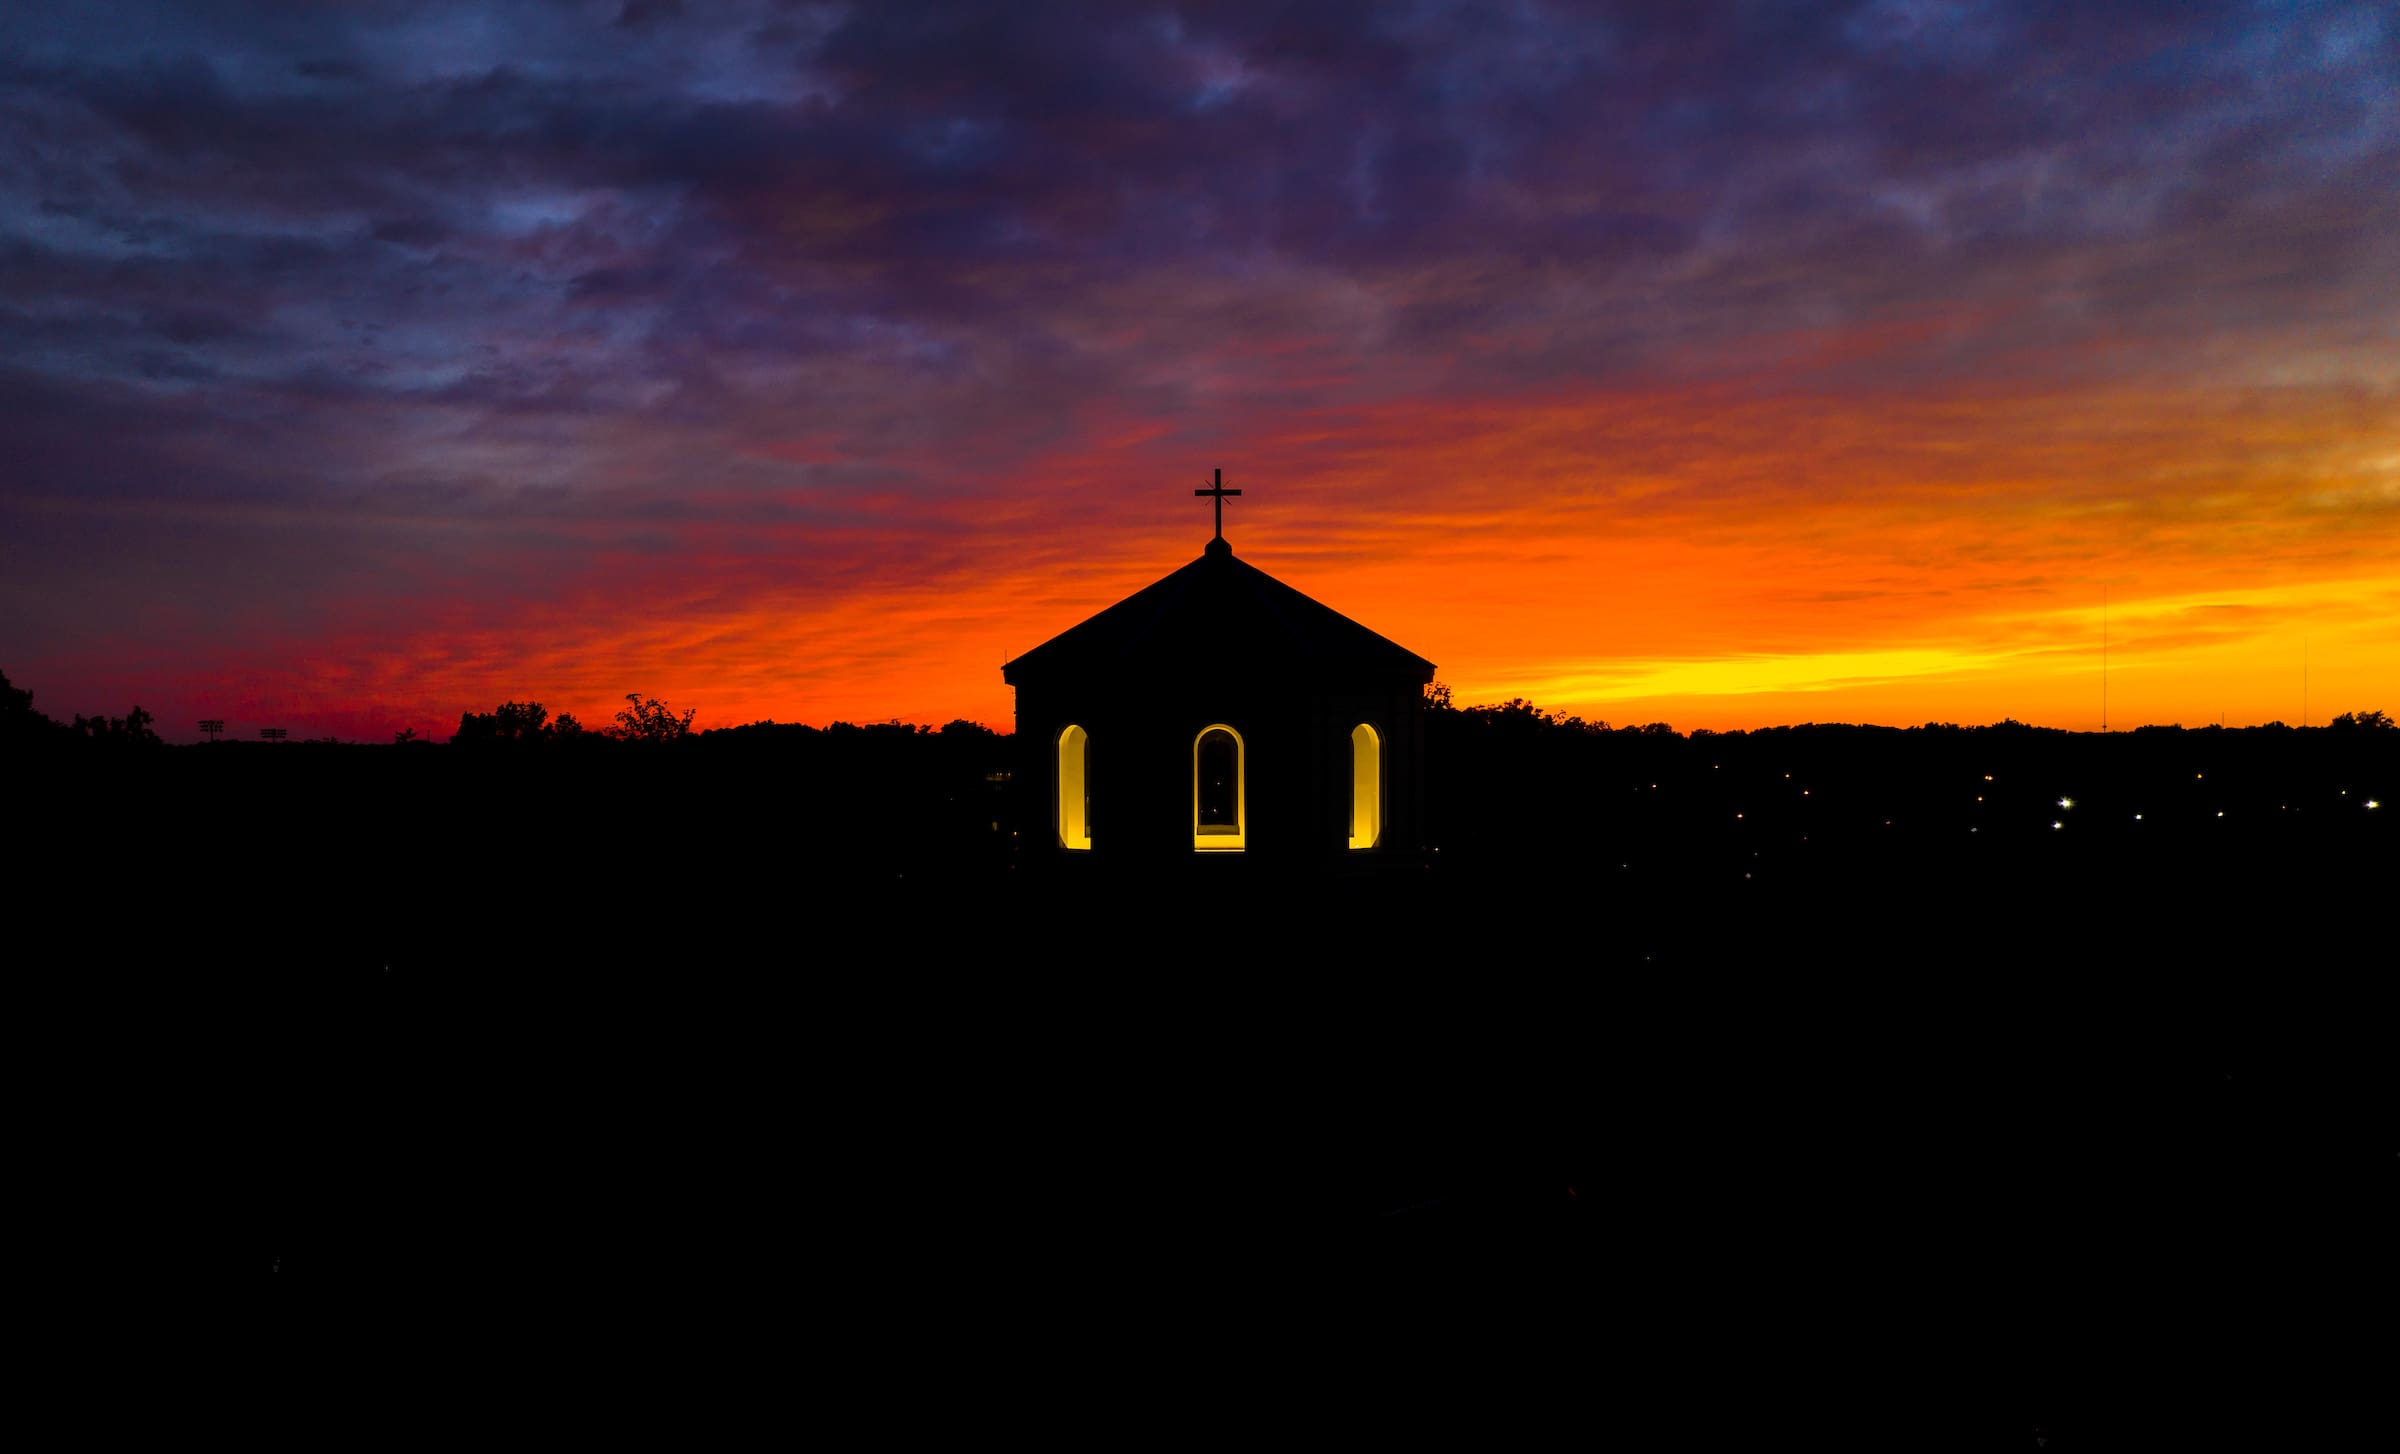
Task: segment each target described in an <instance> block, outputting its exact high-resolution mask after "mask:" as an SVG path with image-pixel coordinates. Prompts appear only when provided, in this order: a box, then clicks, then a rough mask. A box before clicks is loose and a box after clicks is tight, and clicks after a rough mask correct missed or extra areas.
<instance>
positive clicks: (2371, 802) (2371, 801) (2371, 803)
mask: <svg viewBox="0 0 2400 1454" xmlns="http://www.w3.org/2000/svg"><path fill="white" fill-rule="evenodd" d="M2367 806H2368V807H2370V808H2380V807H2382V806H2383V804H2381V803H2379V802H2377V801H2375V799H2373V798H2369V799H2367Z"/></svg>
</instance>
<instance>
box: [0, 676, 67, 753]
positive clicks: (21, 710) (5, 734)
mask: <svg viewBox="0 0 2400 1454" xmlns="http://www.w3.org/2000/svg"><path fill="white" fill-rule="evenodd" d="M66 732H67V729H66V728H65V727H64V726H63V725H62V724H60V723H57V722H53V721H51V720H50V719H49V718H48V717H45V716H43V715H42V714H41V713H39V712H36V711H35V710H33V693H31V692H29V691H27V690H25V689H24V688H22V687H17V686H12V685H10V684H9V680H8V673H6V672H0V742H9V743H19V744H27V745H30V744H32V743H35V742H53V741H58V740H61V739H63V738H64V737H65V736H66Z"/></svg>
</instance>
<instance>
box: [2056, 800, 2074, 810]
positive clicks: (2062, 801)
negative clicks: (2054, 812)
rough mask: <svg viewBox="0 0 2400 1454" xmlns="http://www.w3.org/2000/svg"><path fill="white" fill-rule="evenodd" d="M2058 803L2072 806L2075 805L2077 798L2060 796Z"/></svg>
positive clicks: (2066, 806) (2067, 806) (2062, 805)
mask: <svg viewBox="0 0 2400 1454" xmlns="http://www.w3.org/2000/svg"><path fill="white" fill-rule="evenodd" d="M2058 805H2059V806H2060V807H2062V808H2072V807H2074V806H2075V800H2074V799H2073V798H2060V799H2059V800H2058Z"/></svg>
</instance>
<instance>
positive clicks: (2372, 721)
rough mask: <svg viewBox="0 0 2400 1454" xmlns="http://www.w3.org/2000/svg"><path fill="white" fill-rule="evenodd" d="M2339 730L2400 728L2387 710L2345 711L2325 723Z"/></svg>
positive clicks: (2375, 730)
mask: <svg viewBox="0 0 2400 1454" xmlns="http://www.w3.org/2000/svg"><path fill="white" fill-rule="evenodd" d="M2325 725H2326V726H2328V727H2330V728H2332V729H2334V730H2335V731H2337V732H2390V731H2393V730H2395V729H2400V722H2394V721H2393V720H2392V719H2391V716H2390V714H2388V713H2385V712H2344V713H2343V714H2342V715H2340V716H2339V717H2336V718H2334V719H2333V720H2332V721H2330V722H2328V723H2326V724H2325Z"/></svg>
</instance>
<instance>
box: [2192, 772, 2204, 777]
mask: <svg viewBox="0 0 2400 1454" xmlns="http://www.w3.org/2000/svg"><path fill="white" fill-rule="evenodd" d="M2192 776H2193V777H2196V778H2201V777H2207V776H2208V774H2207V773H2204V772H2196V773H2193V774H2192Z"/></svg>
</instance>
